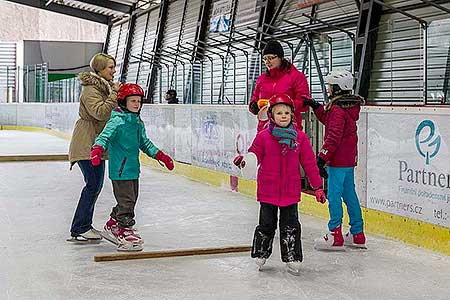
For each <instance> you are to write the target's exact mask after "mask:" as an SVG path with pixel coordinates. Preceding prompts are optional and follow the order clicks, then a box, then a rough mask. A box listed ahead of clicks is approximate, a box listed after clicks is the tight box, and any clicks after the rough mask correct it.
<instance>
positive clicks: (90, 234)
mask: <svg viewBox="0 0 450 300" xmlns="http://www.w3.org/2000/svg"><path fill="white" fill-rule="evenodd" d="M80 236H81V237H83V238H85V239H87V240H101V239H102V236H101V235H100V233H99V232H98V231H97V230H95V229H93V228H91V229H89V230H88V231H86V232H85V233H81V234H80Z"/></svg>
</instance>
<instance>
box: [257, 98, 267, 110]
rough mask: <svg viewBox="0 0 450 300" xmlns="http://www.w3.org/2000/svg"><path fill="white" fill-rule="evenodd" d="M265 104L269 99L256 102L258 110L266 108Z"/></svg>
mask: <svg viewBox="0 0 450 300" xmlns="http://www.w3.org/2000/svg"><path fill="white" fill-rule="evenodd" d="M267 104H269V99H259V100H258V107H259V109H261V108H263V107H264V106H267Z"/></svg>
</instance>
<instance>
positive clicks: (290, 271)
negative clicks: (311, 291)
mask: <svg viewBox="0 0 450 300" xmlns="http://www.w3.org/2000/svg"><path fill="white" fill-rule="evenodd" d="M287 272H288V273H289V274H291V275H294V276H300V270H294V269H290V268H288V269H287Z"/></svg>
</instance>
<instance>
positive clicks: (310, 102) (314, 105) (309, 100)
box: [302, 96, 320, 109]
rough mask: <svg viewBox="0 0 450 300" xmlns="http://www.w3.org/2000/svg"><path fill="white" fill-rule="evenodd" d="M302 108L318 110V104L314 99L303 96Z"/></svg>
mask: <svg viewBox="0 0 450 300" xmlns="http://www.w3.org/2000/svg"><path fill="white" fill-rule="evenodd" d="M302 98H303V107H306V106H310V107H311V108H312V109H318V108H319V107H320V103H319V102H317V101H316V100H314V98H311V97H307V96H303V97H302Z"/></svg>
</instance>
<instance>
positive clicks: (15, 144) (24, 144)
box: [0, 130, 69, 155]
mask: <svg viewBox="0 0 450 300" xmlns="http://www.w3.org/2000/svg"><path fill="white" fill-rule="evenodd" d="M68 151H69V141H66V140H64V139H61V138H58V137H56V136H52V135H49V134H45V133H41V132H26V131H16V130H0V155H36V154H67V153H68Z"/></svg>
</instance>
